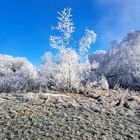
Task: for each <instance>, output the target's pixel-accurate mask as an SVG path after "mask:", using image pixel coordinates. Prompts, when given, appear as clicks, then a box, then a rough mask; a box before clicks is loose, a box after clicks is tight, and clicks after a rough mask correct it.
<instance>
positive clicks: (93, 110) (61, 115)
mask: <svg viewBox="0 0 140 140" xmlns="http://www.w3.org/2000/svg"><path fill="white" fill-rule="evenodd" d="M0 114H1V115H0V139H1V140H4V139H8V140H10V139H14V140H19V139H23V140H26V139H34V140H60V139H63V140H93V139H103V140H106V139H118V140H120V139H127V140H128V139H134V140H137V139H140V94H139V93H136V92H131V91H125V90H120V89H118V90H109V91H103V90H99V89H94V90H93V91H88V92H86V93H85V94H83V93H81V94H72V93H69V94H64V93H59V92H53V93H50V92H48V93H46V94H44V93H41V94H39V93H38V94H37V93H28V94H15V93H13V94H12V93H11V94H4V93H2V94H1V95H0Z"/></svg>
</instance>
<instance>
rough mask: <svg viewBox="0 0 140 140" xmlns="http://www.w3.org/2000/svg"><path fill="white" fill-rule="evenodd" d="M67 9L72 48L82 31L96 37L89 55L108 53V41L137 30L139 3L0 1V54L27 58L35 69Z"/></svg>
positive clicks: (124, 0) (125, 0)
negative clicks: (59, 13)
mask: <svg viewBox="0 0 140 140" xmlns="http://www.w3.org/2000/svg"><path fill="white" fill-rule="evenodd" d="M67 6H69V7H71V8H72V9H73V11H72V14H73V19H74V23H75V26H76V32H75V33H74V34H73V40H74V44H75V46H78V41H79V39H80V38H81V37H82V35H83V33H84V30H85V28H87V27H88V28H90V29H93V30H94V31H95V32H96V33H97V35H98V37H97V41H96V43H95V44H94V45H93V46H92V48H91V50H90V52H91V53H92V52H93V51H95V50H98V49H104V50H108V49H109V48H110V42H111V40H114V39H116V40H120V39H121V38H123V36H124V35H125V34H126V33H127V32H130V31H132V30H139V29H140V0H0V54H9V55H13V56H22V57H27V59H28V60H29V61H31V62H32V63H33V64H34V65H36V66H38V65H39V64H40V58H41V56H42V55H43V54H44V53H45V52H46V51H53V50H51V49H50V46H49V36H50V35H51V34H52V33H51V25H56V23H57V19H56V16H57V11H60V10H62V9H63V8H65V7H67Z"/></svg>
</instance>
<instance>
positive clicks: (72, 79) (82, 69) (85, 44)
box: [40, 7, 96, 91]
mask: <svg viewBox="0 0 140 140" xmlns="http://www.w3.org/2000/svg"><path fill="white" fill-rule="evenodd" d="M71 11H72V9H71V8H68V7H67V8H64V10H62V11H61V12H58V17H57V18H58V23H57V26H56V27H52V29H53V30H56V31H57V32H58V34H57V35H52V36H50V46H51V47H52V48H55V49H56V50H57V51H58V53H57V54H56V56H54V57H55V58H56V59H53V61H51V63H50V62H49V63H48V62H46V63H44V64H43V65H42V66H41V69H40V73H46V74H43V75H46V79H47V82H46V83H48V82H49V81H50V80H49V79H50V78H48V75H51V81H53V82H51V84H52V83H53V84H52V85H53V86H54V87H56V88H57V89H59V88H60V89H63V90H67V91H71V90H72V89H74V88H79V86H80V83H81V81H82V80H83V79H84V75H86V76H87V75H88V76H89V72H90V70H89V69H90V68H89V66H90V63H86V64H83V62H87V60H85V61H83V62H82V63H81V62H80V59H81V54H84V53H85V54H86V56H87V53H88V50H89V48H90V46H91V45H92V44H93V43H94V42H95V40H96V34H95V33H94V31H93V30H89V29H86V30H85V35H84V36H83V37H82V39H81V40H80V49H79V50H80V52H77V51H76V50H74V49H72V47H71V41H72V33H73V32H74V31H75V26H74V23H73V19H72V14H71ZM83 57H85V55H83ZM44 58H45V59H44ZM83 59H84V58H83ZM86 59H87V57H86ZM44 60H47V57H43V61H44ZM44 62H45V61H44ZM87 65H88V66H87ZM87 68H89V69H87ZM87 73H88V74H87ZM86 76H85V77H86ZM49 77H50V76H49ZM85 79H87V78H85Z"/></svg>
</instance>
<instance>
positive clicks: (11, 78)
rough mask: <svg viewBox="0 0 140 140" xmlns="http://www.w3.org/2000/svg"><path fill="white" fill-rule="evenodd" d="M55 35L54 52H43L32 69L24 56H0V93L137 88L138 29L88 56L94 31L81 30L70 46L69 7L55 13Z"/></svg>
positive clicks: (139, 84) (139, 85) (139, 60)
mask: <svg viewBox="0 0 140 140" xmlns="http://www.w3.org/2000/svg"><path fill="white" fill-rule="evenodd" d="M53 30H56V31H58V34H57V35H52V36H50V46H51V47H52V48H54V49H56V51H57V53H56V54H55V55H54V54H53V53H51V52H46V53H45V54H44V56H43V57H42V64H41V66H40V68H39V69H36V68H35V67H34V66H33V65H32V64H31V63H30V62H29V61H28V60H27V59H26V58H21V57H16V58H14V57H12V56H8V55H0V92H46V91H47V90H48V89H49V90H60V91H65V92H78V91H80V90H81V89H82V88H85V87H91V88H92V87H98V88H102V89H108V88H109V87H111V88H112V87H114V86H116V85H117V86H121V87H124V88H130V89H134V90H139V89H140V31H135V32H131V33H128V34H127V36H126V37H125V38H124V39H123V40H122V41H121V42H120V43H118V42H116V41H113V42H112V47H111V48H110V50H108V51H107V52H105V51H103V50H100V51H96V52H95V53H94V54H91V55H89V49H90V47H91V46H92V45H93V44H94V42H95V41H96V37H97V35H96V33H95V32H94V31H93V30H91V29H87V28H86V29H85V33H84V35H83V36H82V37H81V39H79V41H78V42H79V49H77V50H75V49H73V48H72V47H71V46H72V42H71V41H72V33H73V32H74V31H75V27H74V23H73V19H72V15H71V8H65V9H64V10H62V11H61V12H58V24H57V26H55V27H53Z"/></svg>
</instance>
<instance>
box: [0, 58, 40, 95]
mask: <svg viewBox="0 0 140 140" xmlns="http://www.w3.org/2000/svg"><path fill="white" fill-rule="evenodd" d="M36 78H37V73H36V70H35V68H34V67H33V65H32V64H31V63H30V62H29V61H28V60H27V59H25V58H20V57H16V58H14V57H12V56H8V55H0V92H10V91H17V90H22V91H23V90H32V88H33V86H34V84H35V80H36Z"/></svg>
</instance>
